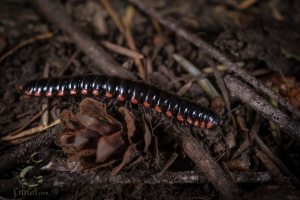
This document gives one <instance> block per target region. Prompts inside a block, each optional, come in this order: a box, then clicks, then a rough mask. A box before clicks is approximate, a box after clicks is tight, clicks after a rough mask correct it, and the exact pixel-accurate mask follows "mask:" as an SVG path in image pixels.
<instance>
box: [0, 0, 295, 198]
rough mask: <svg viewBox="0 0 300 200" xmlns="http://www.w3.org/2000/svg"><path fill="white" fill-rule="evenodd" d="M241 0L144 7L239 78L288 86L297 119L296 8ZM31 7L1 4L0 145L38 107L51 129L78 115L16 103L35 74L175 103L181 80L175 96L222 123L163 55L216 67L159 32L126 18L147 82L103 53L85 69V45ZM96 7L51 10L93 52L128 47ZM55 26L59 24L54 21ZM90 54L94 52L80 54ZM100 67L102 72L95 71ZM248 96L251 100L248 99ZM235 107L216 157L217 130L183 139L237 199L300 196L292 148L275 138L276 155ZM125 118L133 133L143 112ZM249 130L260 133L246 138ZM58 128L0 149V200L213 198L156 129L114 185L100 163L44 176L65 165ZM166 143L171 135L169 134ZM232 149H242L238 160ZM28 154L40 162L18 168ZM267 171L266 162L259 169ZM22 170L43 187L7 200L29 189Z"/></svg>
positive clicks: (7, 0) (119, 7)
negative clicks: (121, 85)
mask: <svg viewBox="0 0 300 200" xmlns="http://www.w3.org/2000/svg"><path fill="white" fill-rule="evenodd" d="M243 1H246V0H243ZM243 1H238V0H232V1H226V2H227V3H225V1H218V0H215V1H203V0H202V1H197V0H191V1H182V0H175V1H171V0H161V1H149V6H152V7H154V8H155V9H156V10H157V11H159V12H160V13H162V14H164V16H165V17H168V18H173V19H175V20H176V22H177V23H178V24H179V25H180V26H181V27H182V28H184V29H186V30H188V31H190V32H192V33H195V34H197V35H198V36H199V37H201V38H202V39H203V40H205V41H206V42H208V43H209V44H211V45H213V46H214V47H216V48H218V49H219V50H220V51H221V52H222V53H224V55H226V56H227V57H228V58H229V59H230V60H232V61H234V62H243V63H244V65H243V68H244V69H245V70H246V71H247V72H248V73H251V74H254V75H255V76H256V77H257V78H258V79H261V78H262V77H265V75H266V74H268V75H270V74H275V73H281V74H282V75H284V76H285V77H286V79H288V80H290V79H293V80H294V82H293V85H292V86H286V87H285V88H295V91H298V93H297V92H296V94H295V95H294V94H293V95H292V94H289V95H287V96H285V97H286V98H287V99H289V100H290V101H294V102H292V103H295V102H297V101H298V105H297V103H295V105H296V106H298V108H299V106H300V97H297V95H299V96H300V90H296V89H297V88H298V89H299V86H300V84H299V83H300V82H299V76H298V74H299V72H300V68H299V64H300V59H299V55H300V49H299V45H300V35H299V33H300V26H299V25H300V2H299V1H279V0H269V1H258V2H256V3H254V4H253V5H251V6H249V7H248V8H246V9H243V10H238V9H237V6H236V5H237V4H238V3H241V2H243ZM33 2H34V1H30V0H28V1H25V0H24V1H23V0H13V1H11V0H2V1H0V72H1V74H0V77H1V78H0V133H1V135H0V136H1V138H3V137H5V136H7V135H9V134H10V133H12V132H14V131H15V130H17V129H19V128H20V127H22V126H23V125H24V124H26V123H27V122H28V121H29V120H30V119H32V118H33V117H34V116H36V115H37V114H38V113H39V112H40V111H41V110H42V104H45V103H46V104H47V103H48V105H49V107H50V108H49V111H50V112H49V123H51V122H53V121H55V120H57V119H58V118H59V115H60V112H61V111H62V109H68V110H70V111H74V112H76V111H78V105H79V103H80V101H81V100H82V99H81V98H78V99H75V101H73V99H68V98H61V99H60V100H59V103H58V105H55V106H51V103H53V102H54V101H55V100H56V99H50V100H49V102H47V101H46V99H45V98H36V97H28V96H26V95H24V94H22V92H21V91H20V89H19V87H20V86H21V85H24V84H25V83H27V82H28V81H30V80H35V79H38V78H40V77H43V76H45V74H46V75H47V76H48V77H57V76H61V77H62V76H70V75H75V74H87V73H104V74H110V75H112V74H114V75H118V76H122V77H130V78H132V77H133V78H136V79H143V80H144V81H147V82H148V83H155V84H157V85H160V86H162V87H164V88H167V89H168V90H170V91H172V92H178V91H179V90H181V89H182V88H185V87H187V86H186V85H187V83H188V82H190V81H191V85H190V87H188V88H187V90H185V91H184V92H183V95H182V96H184V97H186V98H189V99H193V100H196V101H198V102H200V103H202V104H203V105H205V106H208V107H213V108H214V109H215V110H217V109H218V110H219V111H218V112H219V114H221V115H223V114H225V113H226V112H227V111H225V107H226V103H225V102H224V100H223V99H221V100H217V98H215V99H211V98H210V97H209V96H208V95H207V94H205V93H204V91H203V89H202V88H201V87H200V86H199V85H198V84H197V81H195V80H197V78H199V77H196V78H195V77H192V76H187V75H188V73H187V72H186V71H185V70H184V69H183V68H182V67H181V66H180V65H179V64H178V63H176V61H175V60H174V59H173V57H172V55H173V53H176V54H179V55H180V56H182V57H184V58H185V59H187V60H189V61H190V62H192V63H193V64H194V65H195V66H197V68H198V69H200V70H202V69H204V68H207V67H209V66H211V65H219V64H220V63H219V62H218V61H216V60H214V59H212V58H211V57H210V56H209V55H207V54H206V53H204V52H203V51H202V50H201V49H199V48H197V47H196V46H194V45H193V44H191V43H189V42H187V41H186V40H184V39H183V38H182V37H180V36H179V35H178V34H176V33H174V32H172V31H170V30H169V29H167V28H165V27H164V26H162V25H160V26H159V28H157V25H156V23H155V21H154V20H151V18H150V17H149V16H147V15H146V14H145V13H143V12H142V11H140V10H139V9H138V8H135V12H134V16H133V18H132V25H131V33H132V36H133V40H134V42H135V45H136V51H137V52H139V53H141V54H143V55H144V58H143V59H142V60H141V62H140V63H141V65H142V69H144V71H145V73H144V74H143V71H141V69H139V68H138V63H137V61H136V60H135V59H133V58H131V57H129V56H125V55H120V54H118V53H115V52H112V51H110V50H108V49H107V48H106V47H105V48H104V51H106V52H107V55H106V54H104V53H103V54H101V56H103V57H104V58H103V59H102V57H101V59H97V58H95V56H94V55H95V54H93V53H94V52H95V51H97V50H99V49H93V50H90V49H92V47H91V46H87V44H85V40H82V41H80V44H79V42H78V40H76V37H77V39H78V38H81V36H82V35H75V36H74V35H72V33H70V32H69V31H68V30H63V28H62V27H61V26H60V25H58V23H55V22H54V21H53V20H52V21H51V20H50V21H51V22H49V21H48V20H49V17H48V16H47V15H49V13H48V14H47V13H45V12H44V13H43V11H42V9H38V6H37V5H34V4H35V3H33ZM100 2H104V1H100ZM100 2H99V1H92V0H88V1H80V0H64V1H59V3H60V4H61V6H62V7H63V10H64V12H65V13H67V15H68V16H69V17H70V18H71V19H72V21H73V23H74V26H77V27H78V29H79V30H80V31H83V32H84V33H85V34H86V35H87V37H89V39H91V40H92V41H93V42H94V43H95V44H96V45H100V43H101V41H108V42H111V43H114V44H118V45H119V46H123V47H125V48H127V49H130V48H132V46H131V45H130V42H128V38H127V37H125V36H122V34H121V32H120V30H119V29H118V27H117V25H116V23H115V22H114V21H113V20H112V18H111V17H110V15H109V14H108V12H107V9H105V8H104V7H103V4H101V3H100ZM142 2H144V1H142ZM228 2H231V3H228ZM109 3H110V5H111V7H112V8H113V10H114V11H115V13H116V14H117V16H118V17H119V19H120V20H121V19H122V18H123V17H124V15H125V14H126V12H128V10H126V8H127V6H129V5H131V4H130V3H128V2H127V1H121V0H112V1H109ZM61 21H62V23H63V22H64V21H63V19H62V20H61ZM75 31H76V30H75V29H74V32H75ZM49 32H51V33H54V35H53V36H52V37H48V38H45V39H38V40H34V41H33V42H30V43H28V44H26V45H24V46H23V47H21V48H18V49H16V50H13V51H12V53H11V54H10V55H8V56H7V57H5V58H4V59H3V60H1V56H3V55H4V54H5V53H7V52H8V51H9V50H11V49H13V48H14V47H16V46H18V45H20V44H21V43H23V42H24V41H27V40H28V39H32V38H35V37H36V36H38V35H42V34H46V33H49ZM71 32H72V31H71ZM89 47H90V49H89ZM89 51H94V52H90V53H89ZM101 51H102V50H101ZM284 52H288V53H284ZM98 55H99V54H98ZM106 58H107V59H106ZM104 59H105V61H104ZM101 61H103V62H104V63H105V64H103V63H102V64H101ZM121 66H122V69H121V71H118V67H121ZM105 69H107V70H105ZM48 70H49V71H48ZM47 71H48V72H47ZM123 71H124V73H123ZM228 74H229V75H231V76H234V73H233V72H231V71H229V70H225V71H221V76H222V78H223V77H225V76H226V75H228ZM203 77H207V78H208V79H209V80H210V81H211V82H212V83H213V85H214V86H216V88H217V90H218V91H220V90H219V88H220V87H219V86H218V84H219V83H217V81H216V78H215V76H214V74H213V73H206V74H204V75H203V76H202V77H200V78H203ZM170 83H172V84H170ZM217 86H218V87H217ZM254 90H255V91H257V92H258V91H259V90H258V89H256V88H254ZM286 90H289V89H286ZM219 93H220V94H221V92H219ZM287 93H288V92H287ZM259 95H260V96H262V97H264V98H266V97H265V96H264V94H261V93H259ZM297 98H298V99H297ZM266 99H268V98H266ZM268 100H269V99H268ZM219 101H220V102H219ZM249 101H251V99H249ZM239 105H240V106H241V108H240V109H239V110H237V111H234V112H233V113H232V116H230V117H227V118H225V119H224V120H223V121H222V126H221V127H222V130H223V132H224V135H225V136H226V139H227V141H228V144H229V146H230V148H231V149H230V152H227V153H226V152H225V150H226V149H225V145H224V141H223V140H222V137H221V136H220V134H219V132H218V131H207V130H201V131H200V132H201V134H199V133H198V131H195V130H191V131H190V132H187V133H185V134H193V135H194V136H195V137H196V138H197V139H198V140H199V141H198V142H199V143H200V144H201V146H202V147H203V148H204V149H205V150H206V151H207V152H208V153H209V154H210V155H211V156H212V157H213V158H214V160H216V161H217V163H219V164H220V166H221V167H222V168H223V169H224V171H226V173H227V174H228V175H229V176H230V177H231V178H232V179H233V180H234V181H233V182H235V183H236V184H237V188H239V189H240V190H241V191H243V192H244V195H245V196H244V197H243V198H244V199H250V198H251V199H270V198H272V199H283V198H287V197H288V195H291V196H292V197H296V198H297V197H299V191H298V189H299V187H300V185H299V181H298V178H300V155H299V147H300V143H299V141H298V140H297V139H293V138H292V137H290V136H289V135H288V134H286V133H284V132H282V131H281V135H280V136H279V137H280V141H281V143H280V144H279V143H278V137H277V139H276V138H275V139H274V137H272V133H271V132H272V131H271V128H270V125H269V121H268V120H267V119H265V118H263V117H260V118H259V117H257V118H256V114H257V113H256V112H255V108H252V107H250V106H249V104H247V102H246V101H244V102H242V101H240V99H238V98H235V97H231V96H230V107H231V108H235V107H237V106H239ZM118 106H121V105H118ZM279 108H280V110H281V111H282V112H283V113H285V114H286V115H287V116H289V117H290V118H288V119H293V120H295V121H296V123H297V122H299V121H300V120H299V118H298V117H297V116H295V114H291V113H290V112H289V111H288V110H286V109H285V108H284V107H283V106H280V105H279ZM133 109H134V110H133V113H134V114H135V116H136V118H137V119H136V120H137V123H138V124H141V123H142V122H141V113H140V112H139V111H138V110H137V107H134V108H133ZM109 114H111V115H112V116H114V117H115V118H117V119H118V120H119V121H122V120H123V119H122V118H121V117H120V116H118V115H116V113H114V112H112V113H110V112H109ZM263 116H264V115H263ZM232 119H234V120H232ZM153 121H155V120H153ZM153 124H154V122H153ZM174 124H176V123H175V122H174ZM40 125H42V119H41V117H38V118H37V119H36V120H34V121H33V122H32V123H30V124H29V125H28V126H27V127H26V128H25V129H24V130H27V129H30V128H33V127H38V126H40ZM257 125H258V130H257V131H256V132H255V133H254V134H250V132H251V130H253V129H255V128H254V127H255V126H257ZM259 125H260V127H259ZM179 126H181V125H179ZM63 129H64V126H63V125H62V124H58V125H56V126H53V127H51V128H49V129H47V130H44V131H39V132H38V133H37V134H35V135H33V136H26V137H25V138H22V139H20V140H19V139H15V140H9V141H1V143H0V149H1V150H0V160H1V161H0V196H1V197H3V198H14V197H15V198H21V197H24V198H30V199H40V198H43V199H54V198H55V199H194V198H199V199H219V198H222V197H221V195H220V193H219V192H218V191H220V190H219V189H218V188H216V187H217V186H214V185H213V184H211V183H210V182H209V180H210V179H209V177H208V178H207V175H206V174H205V170H203V169H200V168H199V167H198V166H197V164H195V163H194V162H193V161H192V160H193V158H189V157H188V156H187V155H190V154H189V153H187V152H184V151H186V150H185V149H184V150H183V148H182V146H181V144H180V142H178V139H175V140H174V137H173V136H172V134H167V132H164V129H163V127H162V126H159V127H158V128H156V129H154V135H155V137H154V136H152V145H153V146H150V147H149V152H148V153H147V154H145V155H144V154H143V159H142V160H141V161H140V162H138V163H137V164H133V165H125V167H124V168H122V169H121V171H120V172H119V174H118V175H116V176H111V175H110V172H111V170H112V169H113V168H114V167H116V166H117V165H118V164H119V163H120V162H116V163H114V164H112V165H109V164H107V163H105V162H104V164H107V166H105V167H103V168H97V169H93V170H90V169H88V170H87V169H84V170H82V171H81V172H75V173H70V172H69V171H63V170H60V169H59V167H54V168H52V170H42V169H41V168H42V167H44V166H46V165H47V164H49V163H51V162H52V163H53V162H55V161H54V160H55V159H58V160H60V161H61V162H65V163H67V162H68V161H66V160H67V158H68V157H69V156H70V155H68V154H67V153H65V152H64V151H63V150H62V148H61V147H59V146H57V145H55V140H56V139H57V136H58V135H59V134H61V133H62V130H63ZM169 132H172V129H171V131H169ZM299 133H300V130H299ZM255 135H256V136H255ZM258 136H259V138H260V139H261V140H262V141H263V143H264V145H265V146H267V147H268V148H269V149H270V150H271V151H270V152H272V153H273V154H272V155H274V156H275V157H276V158H277V159H278V160H280V161H281V162H282V164H283V167H282V166H281V165H280V166H278V163H277V162H276V161H274V160H272V159H269V158H270V157H271V156H270V154H269V153H268V152H269V151H267V150H264V148H262V147H261V146H260V145H259V144H258V143H259V142H257V141H255V137H258ZM154 138H157V145H155V144H156V143H155V139H154ZM175 138H176V137H175ZM21 140H22V141H21ZM176 140H177V142H176ZM247 141H248V143H247ZM242 144H243V145H245V146H246V147H245V148H244V149H243V148H242V147H243V145H242ZM156 147H157V149H156ZM241 149H243V150H242V151H241ZM156 151H158V152H156ZM35 152H38V153H39V154H38V156H36V158H35V160H38V159H42V160H43V161H42V162H41V163H37V164H34V163H32V161H31V163H29V164H28V162H27V161H28V160H29V159H30V156H31V155H32V154H33V153H35ZM261 153H263V154H264V155H266V157H268V159H266V160H267V161H266V160H265V161H264V160H262V159H261V157H260V155H261ZM156 154H157V155H156ZM174 154H176V155H178V157H177V158H176V159H175V161H174V162H173V163H172V164H171V165H170V167H169V168H168V169H167V171H166V172H165V173H164V174H162V177H161V178H156V176H157V174H158V173H159V172H160V171H161V170H162V169H163V167H164V166H165V165H166V164H167V161H168V160H169V159H170V158H171V157H172V156H173V155H174ZM196 154H197V152H196V150H195V155H196ZM86 162H91V163H93V166H94V164H95V165H96V166H97V165H98V164H97V163H95V159H94V158H92V159H89V160H87V161H86ZM268 162H270V163H269V165H268ZM65 163H64V164H65ZM101 164H103V163H101ZM28 165H32V166H34V170H31V171H30V172H29V173H28V174H27V176H26V177H28V180H29V181H32V182H33V181H34V182H36V180H35V179H33V177H34V176H35V177H37V176H40V175H41V176H43V177H44V183H43V184H41V185H39V186H38V187H37V190H38V191H41V192H44V194H46V195H43V196H42V195H36V194H33V195H29V194H26V195H24V196H23V195H17V196H16V193H15V192H14V191H16V190H15V188H19V189H18V190H26V189H27V188H26V187H25V186H24V185H23V184H22V180H21V179H20V176H19V173H20V171H21V170H22V169H24V168H25V167H27V166H28ZM87 166H88V165H87ZM203 171H204V173H203ZM100 175H101V176H100ZM102 175H103V176H102ZM229 176H228V177H229ZM95 177H98V178H95ZM101 177H102V178H101ZM26 180H27V179H26ZM230 181H231V180H230ZM237 198H242V197H237Z"/></svg>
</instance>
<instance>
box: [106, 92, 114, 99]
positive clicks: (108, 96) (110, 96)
mask: <svg viewBox="0 0 300 200" xmlns="http://www.w3.org/2000/svg"><path fill="white" fill-rule="evenodd" d="M105 96H106V97H107V98H112V96H113V95H112V93H108V92H106V94H105Z"/></svg>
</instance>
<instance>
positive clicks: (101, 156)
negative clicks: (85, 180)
mask: <svg viewBox="0 0 300 200" xmlns="http://www.w3.org/2000/svg"><path fill="white" fill-rule="evenodd" d="M124 135H125V133H124V132H123V131H120V132H118V133H115V134H112V135H109V136H103V137H101V138H100V139H99V141H98V144H97V153H96V162H104V161H105V160H106V159H107V158H108V157H109V156H110V155H111V154H112V153H114V152H115V151H116V150H117V149H119V148H120V147H122V146H123V145H125V140H124Z"/></svg>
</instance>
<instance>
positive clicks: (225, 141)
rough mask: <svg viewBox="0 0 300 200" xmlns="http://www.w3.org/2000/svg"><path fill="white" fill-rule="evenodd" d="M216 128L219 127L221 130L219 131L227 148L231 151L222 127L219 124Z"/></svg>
mask: <svg viewBox="0 0 300 200" xmlns="http://www.w3.org/2000/svg"><path fill="white" fill-rule="evenodd" d="M216 128H217V129H218V131H219V133H220V135H221V137H222V140H223V142H224V144H225V147H226V149H227V150H228V151H229V146H228V143H227V140H226V138H225V136H224V134H223V132H222V130H221V128H220V127H219V126H216Z"/></svg>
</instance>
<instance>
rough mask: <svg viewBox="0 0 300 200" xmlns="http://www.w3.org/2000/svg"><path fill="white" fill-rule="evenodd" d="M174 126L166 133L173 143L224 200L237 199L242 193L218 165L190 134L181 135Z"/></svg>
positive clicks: (180, 131)
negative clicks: (174, 142) (171, 136)
mask: <svg viewBox="0 0 300 200" xmlns="http://www.w3.org/2000/svg"><path fill="white" fill-rule="evenodd" d="M183 131H184V130H178V128H177V126H176V124H175V125H172V129H168V132H169V133H170V134H171V135H173V136H174V138H175V141H176V142H177V143H178V144H179V145H180V146H181V148H182V149H183V150H184V152H185V153H186V154H187V156H189V157H190V158H191V159H192V160H193V162H194V163H195V164H196V165H197V166H198V167H199V168H200V169H201V171H202V172H203V173H204V174H205V176H206V177H207V179H208V180H209V181H210V182H211V183H212V184H213V185H214V186H215V188H216V190H218V192H219V193H220V194H221V195H222V197H223V198H224V199H239V198H240V197H241V196H242V195H243V193H242V191H241V190H240V189H239V187H238V186H237V185H236V184H235V183H234V182H233V181H232V180H231V179H230V177H229V176H228V175H227V174H225V172H224V171H223V169H222V168H221V167H220V165H219V164H217V163H216V161H215V160H214V159H213V158H212V157H211V155H210V154H209V153H208V152H207V151H206V150H204V149H203V148H202V147H201V145H200V144H199V142H198V141H197V140H196V138H194V137H193V136H191V135H190V134H183V133H182V132H183Z"/></svg>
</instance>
